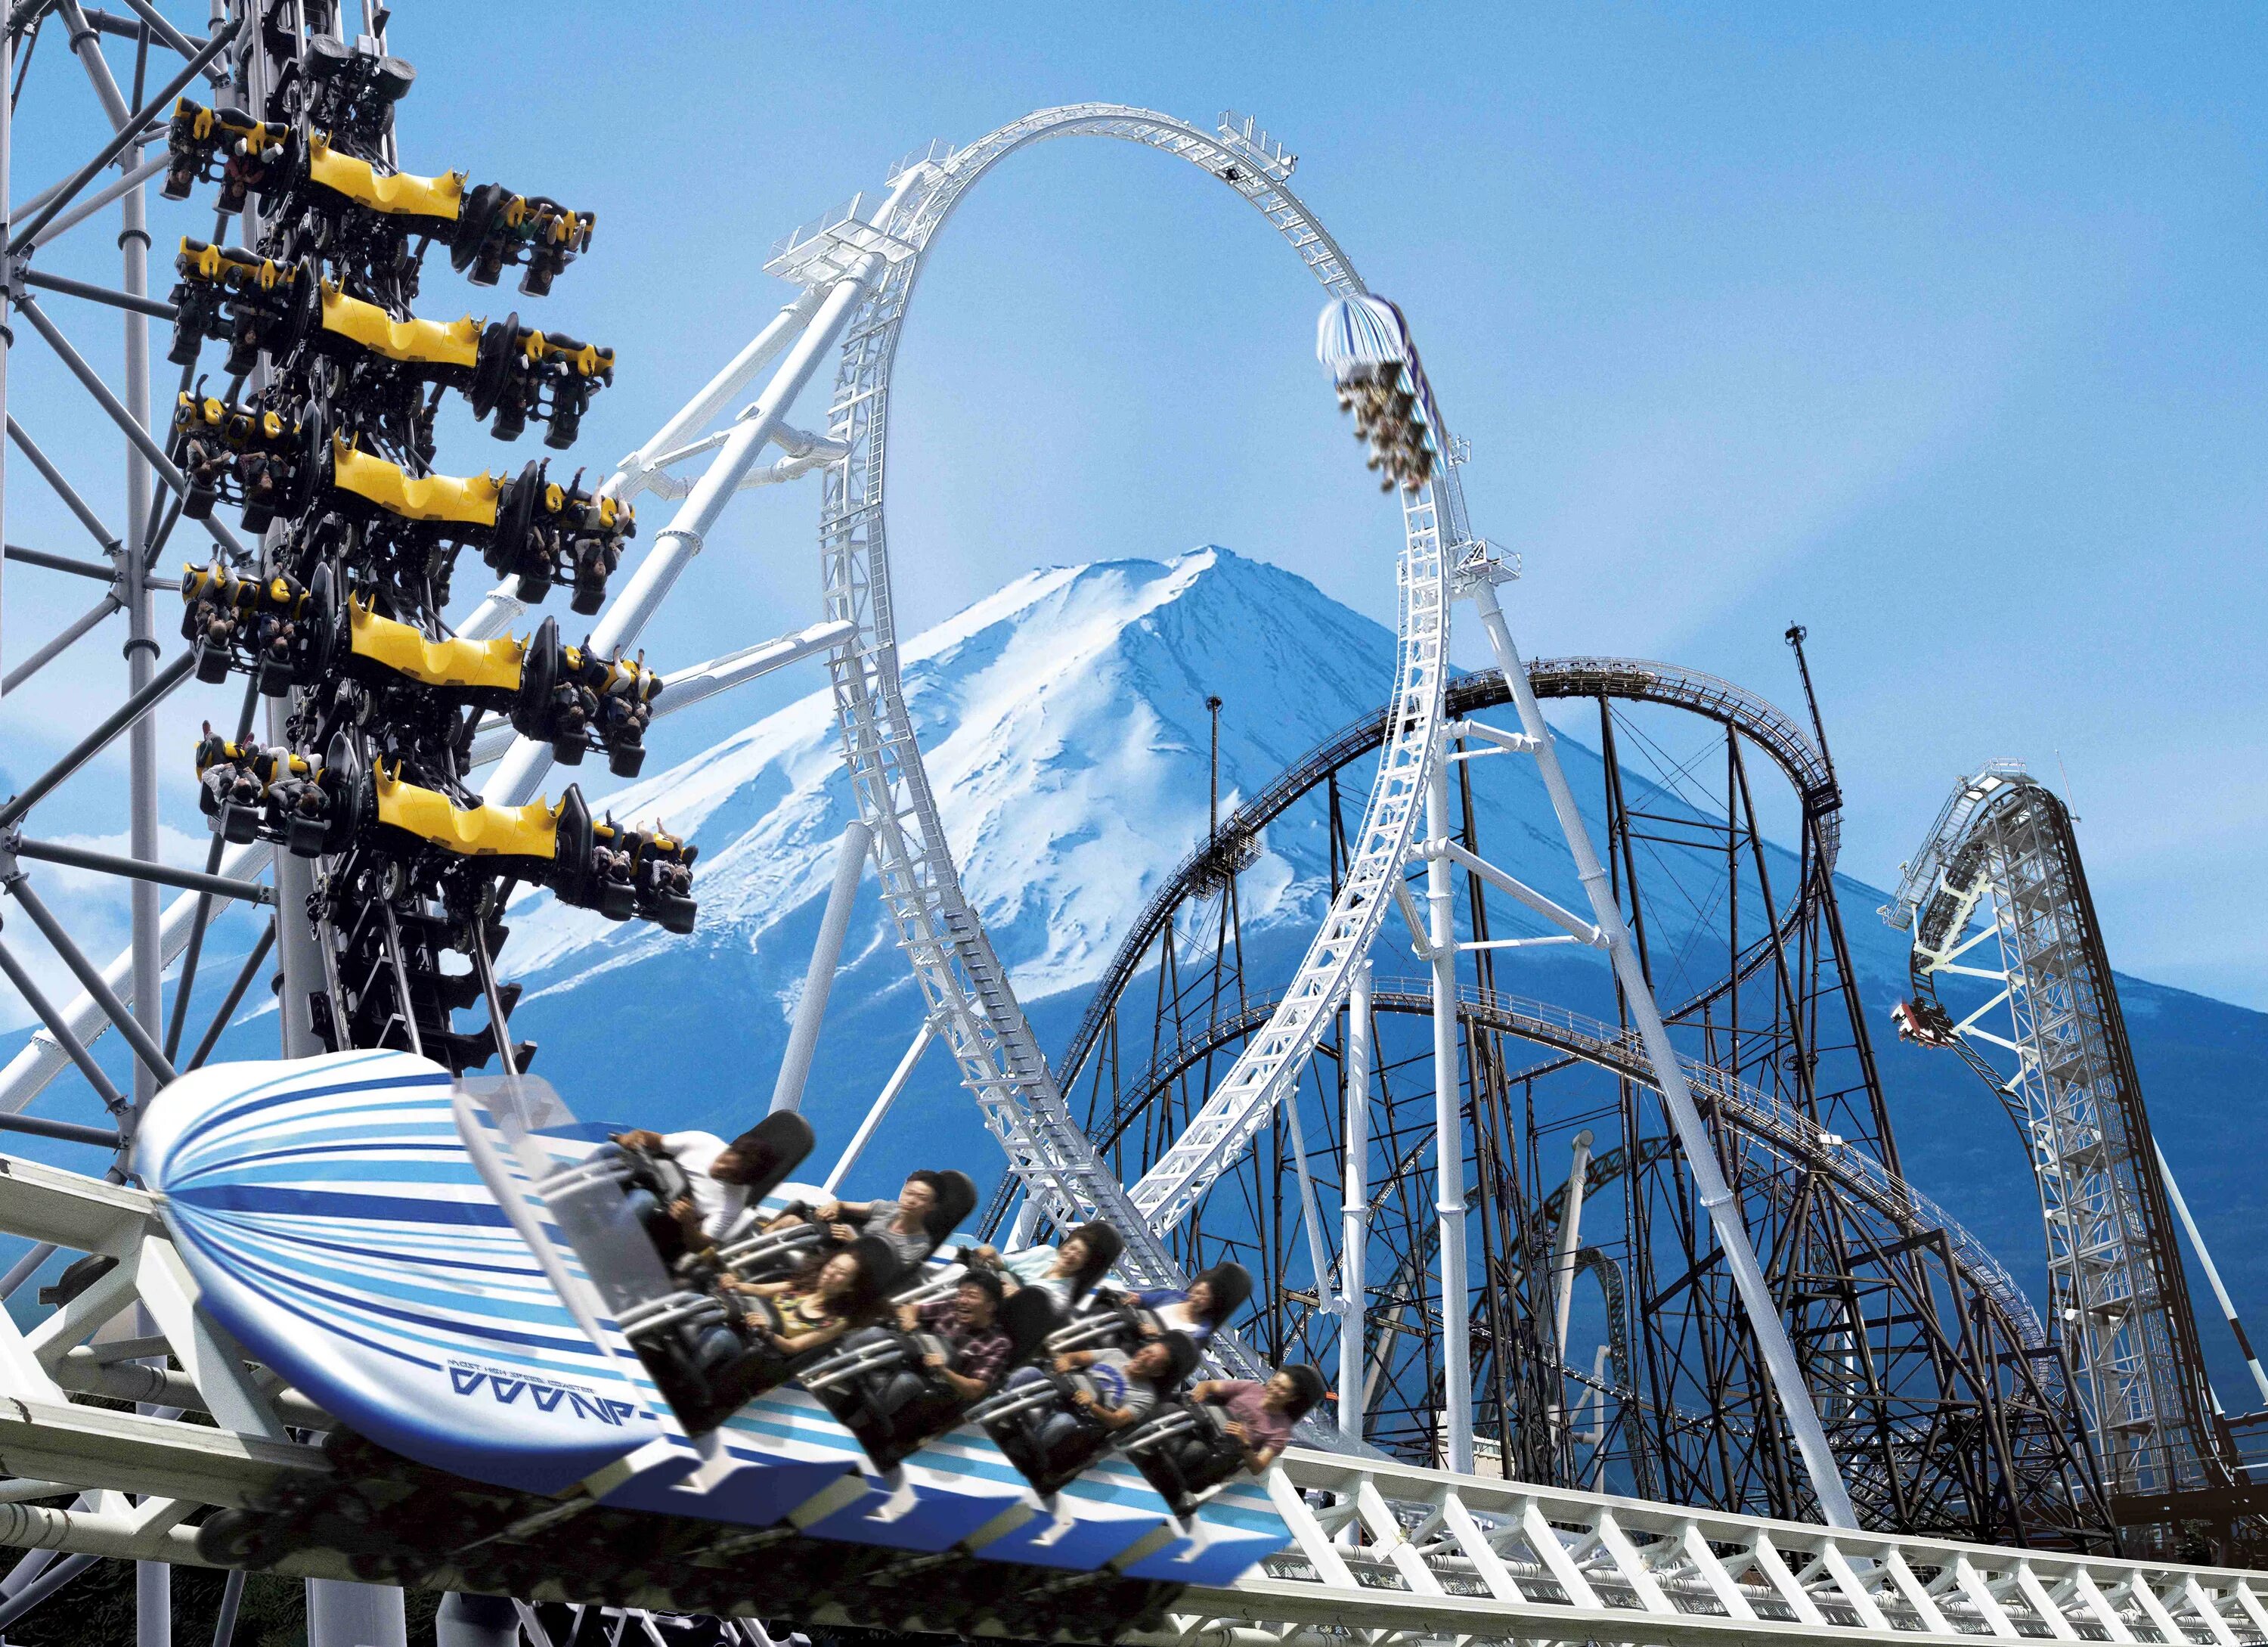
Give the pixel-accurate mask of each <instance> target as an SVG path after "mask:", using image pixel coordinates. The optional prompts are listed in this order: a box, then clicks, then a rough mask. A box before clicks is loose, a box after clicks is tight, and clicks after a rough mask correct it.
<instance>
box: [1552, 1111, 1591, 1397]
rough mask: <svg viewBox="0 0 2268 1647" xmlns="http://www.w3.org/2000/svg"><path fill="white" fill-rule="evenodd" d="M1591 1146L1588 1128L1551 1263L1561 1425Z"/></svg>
mask: <svg viewBox="0 0 2268 1647" xmlns="http://www.w3.org/2000/svg"><path fill="white" fill-rule="evenodd" d="M1592 1142H1593V1140H1592V1137H1591V1129H1590V1128H1589V1127H1587V1126H1586V1127H1585V1128H1584V1129H1583V1130H1582V1131H1581V1132H1580V1133H1577V1134H1575V1140H1574V1145H1575V1148H1574V1156H1573V1158H1572V1160H1571V1161H1570V1162H1569V1163H1568V1166H1567V1210H1566V1211H1565V1213H1563V1214H1562V1215H1560V1219H1559V1250H1558V1251H1557V1252H1555V1253H1554V1254H1553V1255H1552V1261H1551V1348H1552V1353H1553V1354H1554V1355H1557V1356H1558V1357H1559V1366H1560V1376H1559V1377H1557V1378H1556V1379H1555V1380H1554V1381H1553V1383H1552V1386H1551V1418H1552V1422H1553V1423H1554V1424H1557V1422H1558V1421H1559V1410H1560V1402H1561V1399H1562V1397H1563V1396H1564V1395H1565V1391H1566V1387H1567V1380H1566V1369H1567V1368H1569V1367H1572V1366H1573V1365H1574V1364H1575V1363H1573V1362H1572V1361H1570V1360H1568V1358H1567V1318H1568V1316H1569V1315H1571V1314H1572V1313H1573V1309H1574V1304H1575V1248H1576V1246H1577V1244H1579V1243H1580V1241H1581V1240H1582V1237H1583V1188H1584V1185H1585V1183H1586V1182H1587V1178H1588V1174H1589V1172H1590V1171H1591V1144H1592ZM1570 1422H1572V1420H1571V1421H1570Z"/></svg>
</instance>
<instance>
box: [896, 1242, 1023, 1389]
mask: <svg viewBox="0 0 2268 1647" xmlns="http://www.w3.org/2000/svg"><path fill="white" fill-rule="evenodd" d="M999 1318H1000V1278H999V1277H998V1276H997V1275H995V1274H992V1273H991V1272H990V1271H989V1270H971V1271H969V1272H968V1274H965V1275H963V1276H962V1277H961V1281H960V1283H959V1284H958V1285H957V1286H955V1287H954V1289H953V1296H952V1297H950V1298H939V1299H935V1300H932V1302H930V1303H928V1304H921V1305H919V1306H915V1305H908V1306H907V1307H905V1308H904V1309H902V1310H901V1311H899V1314H898V1325H899V1326H901V1327H902V1328H903V1329H904V1330H905V1331H907V1332H909V1333H932V1334H934V1335H935V1336H936V1337H938V1338H939V1339H941V1340H944V1341H945V1344H946V1350H945V1351H944V1352H942V1353H940V1352H939V1351H937V1350H932V1351H930V1352H929V1353H928V1354H927V1355H924V1356H923V1357H922V1365H923V1366H924V1367H925V1368H927V1369H928V1370H929V1371H930V1374H931V1376H932V1377H935V1378H937V1379H939V1380H940V1381H941V1382H943V1383H944V1384H946V1385H948V1386H950V1387H951V1389H952V1390H953V1392H954V1394H955V1395H957V1396H959V1397H960V1398H961V1400H963V1401H974V1400H976V1399H977V1398H978V1397H979V1396H982V1395H985V1394H988V1393H989V1392H990V1391H991V1388H992V1386H993V1385H996V1384H998V1382H999V1381H1000V1375H1001V1373H1002V1372H1004V1371H1005V1370H1006V1369H1007V1365H1008V1353H1009V1351H1010V1350H1011V1349H1012V1348H1014V1346H1013V1342H1012V1341H1011V1340H1010V1339H1009V1337H1008V1334H1007V1333H1005V1332H1003V1331H1002V1330H1001V1328H1000V1324H999ZM911 1393H912V1392H911V1391H909V1392H907V1394H908V1395H910V1394H911ZM894 1405H895V1404H894Z"/></svg>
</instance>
